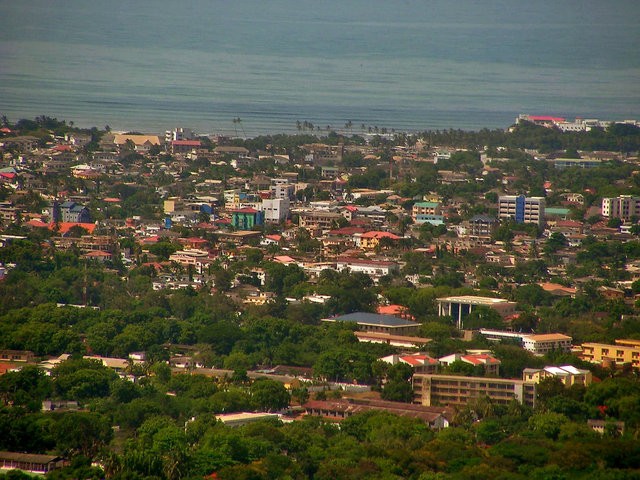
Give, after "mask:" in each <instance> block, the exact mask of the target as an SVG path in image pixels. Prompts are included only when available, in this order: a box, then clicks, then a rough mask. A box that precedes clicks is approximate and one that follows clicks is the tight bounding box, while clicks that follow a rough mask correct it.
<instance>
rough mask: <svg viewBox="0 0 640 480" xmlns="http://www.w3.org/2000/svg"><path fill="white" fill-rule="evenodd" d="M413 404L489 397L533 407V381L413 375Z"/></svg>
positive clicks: (457, 402) (445, 403) (459, 402)
mask: <svg viewBox="0 0 640 480" xmlns="http://www.w3.org/2000/svg"><path fill="white" fill-rule="evenodd" d="M413 394H414V397H413V403H417V404H419V405H427V406H456V405H466V404H467V403H469V401H471V400H474V399H477V398H480V397H489V398H490V399H491V401H492V402H494V403H496V404H500V405H507V404H509V403H511V402H512V401H514V400H515V401H517V402H519V403H522V404H524V405H529V406H530V407H533V406H534V405H535V401H536V384H535V383H527V382H525V381H523V380H515V379H506V378H487V377H461V376H457V375H430V374H421V373H417V374H415V375H414V376H413Z"/></svg>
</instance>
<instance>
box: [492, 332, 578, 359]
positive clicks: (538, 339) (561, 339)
mask: <svg viewBox="0 0 640 480" xmlns="http://www.w3.org/2000/svg"><path fill="white" fill-rule="evenodd" d="M480 334H481V335H484V336H485V337H487V339H488V340H518V341H519V342H520V344H521V345H522V348H524V349H525V350H528V351H530V352H532V353H534V354H536V355H544V354H545V353H548V352H550V351H552V350H561V351H563V352H569V351H571V341H572V340H573V339H572V338H571V337H570V336H568V335H563V334H561V333H543V334H533V333H518V332H506V331H503V330H490V329H486V328H481V329H480Z"/></svg>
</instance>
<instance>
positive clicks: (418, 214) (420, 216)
mask: <svg viewBox="0 0 640 480" xmlns="http://www.w3.org/2000/svg"><path fill="white" fill-rule="evenodd" d="M441 214H442V208H441V205H440V202H417V203H414V204H413V208H412V209H411V218H413V221H414V222H415V223H425V222H426V221H428V220H427V219H429V218H432V217H433V216H440V215H441Z"/></svg>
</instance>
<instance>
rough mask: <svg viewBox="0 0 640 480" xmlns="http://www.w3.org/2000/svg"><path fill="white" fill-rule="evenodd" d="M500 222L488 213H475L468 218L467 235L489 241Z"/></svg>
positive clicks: (474, 238) (481, 240)
mask: <svg viewBox="0 0 640 480" xmlns="http://www.w3.org/2000/svg"><path fill="white" fill-rule="evenodd" d="M499 224H500V222H499V221H498V219H497V218H495V217H491V216H489V215H475V216H473V217H471V219H470V220H469V230H468V231H467V237H469V238H470V239H472V240H477V241H479V242H490V241H491V237H492V236H493V234H494V232H495V231H496V229H497V228H498V225H499Z"/></svg>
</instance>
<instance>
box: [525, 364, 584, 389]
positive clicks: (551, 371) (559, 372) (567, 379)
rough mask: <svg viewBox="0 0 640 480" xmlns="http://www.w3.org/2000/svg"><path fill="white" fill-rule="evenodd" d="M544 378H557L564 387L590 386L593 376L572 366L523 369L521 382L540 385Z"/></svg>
mask: <svg viewBox="0 0 640 480" xmlns="http://www.w3.org/2000/svg"><path fill="white" fill-rule="evenodd" d="M545 378H558V379H559V380H560V381H561V382H562V383H563V384H564V386H565V387H570V386H572V385H584V386H585V387H586V386H587V385H590V384H591V381H592V380H593V376H592V374H591V372H590V371H589V370H582V369H579V368H576V367H574V366H572V365H563V366H562V367H544V368H525V369H524V370H523V371H522V380H524V381H525V382H528V383H540V381H541V380H544V379H545Z"/></svg>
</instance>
